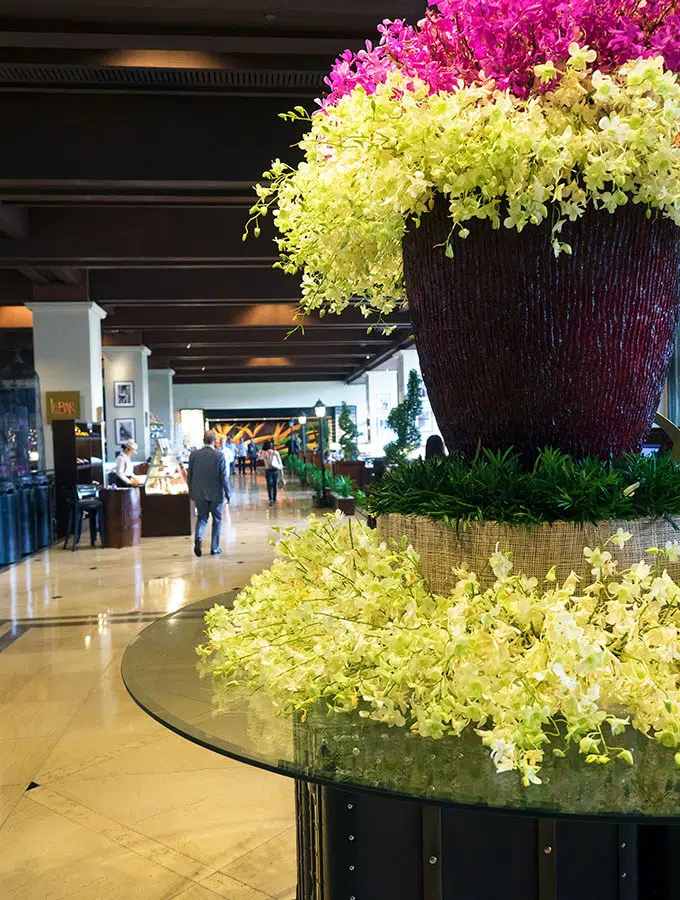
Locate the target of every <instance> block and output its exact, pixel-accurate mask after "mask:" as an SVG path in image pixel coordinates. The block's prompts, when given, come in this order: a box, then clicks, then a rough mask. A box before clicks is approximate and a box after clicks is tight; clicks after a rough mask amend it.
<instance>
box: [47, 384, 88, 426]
mask: <svg viewBox="0 0 680 900" xmlns="http://www.w3.org/2000/svg"><path fill="white" fill-rule="evenodd" d="M45 399H46V401H47V402H46V406H47V409H46V410H45V419H46V421H47V424H48V425H49V424H51V423H52V422H54V420H55V419H79V418H80V391H47V392H46V394H45Z"/></svg>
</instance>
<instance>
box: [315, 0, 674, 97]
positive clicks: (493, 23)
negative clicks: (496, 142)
mask: <svg viewBox="0 0 680 900" xmlns="http://www.w3.org/2000/svg"><path fill="white" fill-rule="evenodd" d="M428 2H429V8H428V10H427V13H426V16H425V18H424V19H423V20H422V21H421V22H419V23H418V25H417V26H416V27H413V26H411V25H408V24H407V23H406V22H404V21H403V20H402V19H397V20H395V21H390V20H385V21H384V22H383V23H382V25H380V26H379V27H378V32H379V33H380V41H379V42H378V43H377V44H376V45H375V46H374V45H373V44H372V43H371V42H370V41H367V42H366V48H365V49H364V50H361V51H359V52H358V53H352V52H351V51H350V50H347V51H345V53H343V54H342V56H341V57H340V58H339V59H338V60H337V61H336V63H335V65H334V66H333V69H332V71H331V74H330V77H329V78H327V79H326V83H327V84H328V86H329V88H330V93H329V95H328V96H327V97H326V98H325V100H324V101H323V105H324V106H327V105H333V104H335V103H336V102H337V101H338V100H339V99H340V97H343V96H344V95H345V94H348V93H351V91H352V90H354V88H355V87H357V86H359V85H361V87H363V88H364V89H365V90H366V91H367V93H369V94H370V93H373V92H374V91H375V89H376V86H377V85H378V84H382V83H384V82H385V80H386V78H387V76H388V74H389V73H390V72H393V71H395V70H399V71H401V72H403V73H404V74H405V75H406V76H407V77H411V78H418V79H420V80H421V81H423V82H425V83H426V84H427V85H429V87H430V90H431V91H432V93H437V92H440V91H448V90H455V89H456V87H457V85H458V83H459V80H460V79H462V80H463V82H464V83H466V84H471V83H473V82H474V81H477V80H480V79H483V78H492V79H494V81H495V82H496V83H497V84H498V86H499V88H501V89H502V90H506V89H508V90H510V91H512V92H513V93H514V94H516V95H517V96H520V97H526V96H528V94H529V93H530V92H531V90H532V88H533V87H534V85H535V76H534V66H536V65H539V64H544V63H547V62H549V61H551V62H553V63H555V64H556V65H557V66H559V65H560V64H561V63H563V62H565V61H566V60H567V58H568V56H569V52H568V48H569V45H570V44H571V43H572V42H574V41H576V42H578V43H579V44H581V45H584V44H587V45H588V46H589V47H590V48H592V49H593V50H595V51H596V53H597V66H598V68H599V69H601V70H602V71H605V72H606V71H611V70H613V69H615V68H616V67H618V66H620V65H622V64H623V63H625V62H627V61H628V60H632V59H637V58H639V57H647V56H658V55H662V56H663V57H664V59H665V62H666V66H667V67H668V68H669V69H671V70H672V71H676V72H677V71H680V0H436V2H435V0H428Z"/></svg>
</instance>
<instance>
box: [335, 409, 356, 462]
mask: <svg viewBox="0 0 680 900" xmlns="http://www.w3.org/2000/svg"><path fill="white" fill-rule="evenodd" d="M338 425H339V426H340V430H341V431H342V435H341V436H340V446H341V447H342V453H343V456H344V458H345V459H348V460H354V459H356V458H357V457H358V456H359V445H358V443H357V441H358V440H359V429H358V427H357V425H356V423H355V421H354V419H353V418H352V413H351V412H350V408H349V406H348V405H347V404H346V403H345V401H344V400H343V401H342V407H341V409H340V418H339V419H338Z"/></svg>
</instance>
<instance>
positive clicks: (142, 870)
mask: <svg viewBox="0 0 680 900" xmlns="http://www.w3.org/2000/svg"><path fill="white" fill-rule="evenodd" d="M2 848H3V852H2V854H0V884H2V889H3V896H5V897H7V898H11V900H36V898H41V900H74V898H78V900H131V898H138V900H169V898H171V897H174V896H176V895H177V893H178V892H179V891H180V890H181V889H182V888H183V887H187V886H188V882H187V881H186V879H183V878H181V876H178V875H177V874H176V873H174V872H171V871H169V870H168V869H166V868H164V867H163V866H160V865H158V864H157V863H154V862H152V861H151V860H149V859H146V858H144V857H142V856H139V855H138V854H136V853H134V852H132V851H131V850H128V849H126V848H124V847H122V846H120V845H119V844H116V843H114V842H113V841H110V840H108V839H107V838H105V837H103V836H102V835H99V834H96V833H95V832H93V831H90V830H89V829H88V828H86V827H84V826H82V825H79V824H76V823H75V822H72V821H70V820H69V819H67V818H65V817H64V816H61V815H59V814H57V813H54V812H52V811H51V810H48V809H45V807H43V806H40V805H38V804H37V803H35V802H33V801H32V800H31V799H30V794H27V795H25V796H24V797H23V798H22V799H21V801H20V803H19V805H18V807H17V808H16V809H15V810H14V812H13V813H12V815H11V816H10V817H9V819H8V820H7V822H5V825H4V826H3V829H2Z"/></svg>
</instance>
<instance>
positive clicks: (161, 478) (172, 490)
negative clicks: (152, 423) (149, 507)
mask: <svg viewBox="0 0 680 900" xmlns="http://www.w3.org/2000/svg"><path fill="white" fill-rule="evenodd" d="M144 490H145V492H146V493H147V494H163V495H166V496H167V495H168V494H172V495H175V494H188V493H189V488H188V487H187V480H186V474H185V472H184V469H183V467H182V465H181V463H180V461H179V459H178V458H177V455H176V454H175V452H174V451H173V450H171V449H170V446H169V444H168V442H167V441H166V440H164V439H160V440H159V441H158V443H157V445H156V450H155V452H154V455H153V458H152V460H151V463H150V464H149V471H148V473H147V476H146V482H145V484H144Z"/></svg>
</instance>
